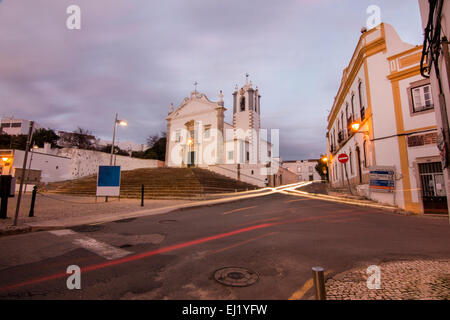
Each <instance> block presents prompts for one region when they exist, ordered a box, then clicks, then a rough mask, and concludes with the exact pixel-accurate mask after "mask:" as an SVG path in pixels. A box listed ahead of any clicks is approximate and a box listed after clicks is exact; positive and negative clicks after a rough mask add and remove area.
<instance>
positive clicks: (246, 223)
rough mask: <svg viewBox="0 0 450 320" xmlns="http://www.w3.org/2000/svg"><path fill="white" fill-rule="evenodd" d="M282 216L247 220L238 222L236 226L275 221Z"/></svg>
mask: <svg viewBox="0 0 450 320" xmlns="http://www.w3.org/2000/svg"><path fill="white" fill-rule="evenodd" d="M283 218H284V217H275V218H270V219H261V220H254V221H249V222H245V223H241V224H238V225H237V227H241V226H246V225H249V224H253V223H258V222H267V221H276V220H280V219H283Z"/></svg>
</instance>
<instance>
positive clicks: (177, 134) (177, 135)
mask: <svg viewBox="0 0 450 320" xmlns="http://www.w3.org/2000/svg"><path fill="white" fill-rule="evenodd" d="M180 141H181V131H180V130H177V131H175V142H180Z"/></svg>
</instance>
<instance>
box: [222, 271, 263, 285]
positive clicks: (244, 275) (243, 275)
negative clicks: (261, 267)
mask: <svg viewBox="0 0 450 320" xmlns="http://www.w3.org/2000/svg"><path fill="white" fill-rule="evenodd" d="M258 278H259V277H258V275H257V274H256V273H255V272H253V271H251V270H248V269H244V268H236V267H227V268H222V269H219V270H217V271H216V272H215V273H214V279H216V281H217V282H219V283H221V284H224V285H226V286H231V287H248V286H251V285H252V284H254V283H255V282H256V281H258Z"/></svg>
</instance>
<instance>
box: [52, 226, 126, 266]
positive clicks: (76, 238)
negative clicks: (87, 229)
mask: <svg viewBox="0 0 450 320" xmlns="http://www.w3.org/2000/svg"><path fill="white" fill-rule="evenodd" d="M49 233H51V234H53V235H55V236H58V237H63V236H72V237H71V238H72V243H73V244H74V245H76V246H78V247H81V248H83V249H86V250H88V251H90V252H92V253H95V254H97V255H99V256H100V257H103V258H105V259H106V260H114V259H120V258H123V257H125V256H127V255H129V254H131V253H132V252H131V251H127V250H123V249H120V248H116V247H114V246H111V245H109V244H107V243H104V242H100V241H97V240H95V239H93V238H89V237H86V236H83V235H80V234H78V233H76V232H74V231H72V230H70V229H63V230H53V231H49Z"/></svg>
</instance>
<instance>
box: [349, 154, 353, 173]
mask: <svg viewBox="0 0 450 320" xmlns="http://www.w3.org/2000/svg"><path fill="white" fill-rule="evenodd" d="M348 157H349V162H350V174H352V175H353V158H352V152H351V151H350V155H349V156H348Z"/></svg>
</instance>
